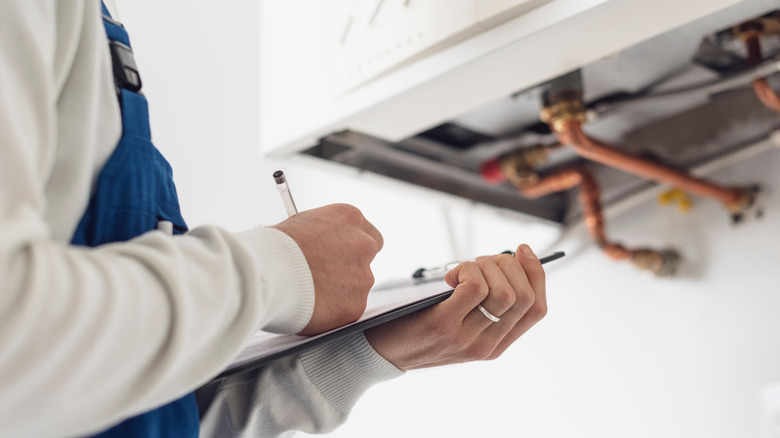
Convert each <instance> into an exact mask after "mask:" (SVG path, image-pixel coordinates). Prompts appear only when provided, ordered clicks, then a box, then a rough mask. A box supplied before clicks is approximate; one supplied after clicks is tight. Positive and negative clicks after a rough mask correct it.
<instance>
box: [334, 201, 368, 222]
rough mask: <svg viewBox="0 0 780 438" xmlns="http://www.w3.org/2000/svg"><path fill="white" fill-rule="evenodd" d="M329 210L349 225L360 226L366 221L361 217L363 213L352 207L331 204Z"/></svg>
mask: <svg viewBox="0 0 780 438" xmlns="http://www.w3.org/2000/svg"><path fill="white" fill-rule="evenodd" d="M330 208H331V209H332V210H333V212H334V214H335V215H336V216H337V217H338V218H339V219H341V220H342V221H344V222H348V223H351V224H361V223H363V222H364V221H365V220H366V218H365V217H363V213H362V212H361V211H360V209H358V208H357V207H355V206H354V205H350V204H333V205H331V206H330Z"/></svg>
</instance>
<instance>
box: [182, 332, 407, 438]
mask: <svg viewBox="0 0 780 438" xmlns="http://www.w3.org/2000/svg"><path fill="white" fill-rule="evenodd" d="M401 374H403V372H402V371H401V370H399V369H398V368H396V367H395V366H394V365H393V364H391V363H390V362H388V361H387V360H385V359H384V358H383V357H382V356H380V355H379V354H378V353H377V352H376V351H374V349H373V348H371V345H369V343H368V341H366V338H365V336H363V334H362V333H358V334H355V335H351V336H349V337H345V338H342V339H337V340H334V341H330V342H328V343H326V344H324V345H322V346H320V347H317V348H314V349H312V350H309V351H307V352H304V353H302V354H301V355H300V356H299V357H294V356H293V357H286V358H283V359H280V360H278V361H276V362H274V363H272V364H270V365H268V366H266V367H263V368H260V369H257V370H252V371H247V372H245V373H241V374H238V375H234V376H230V377H228V378H226V379H224V380H222V381H220V382H218V383H216V384H210V385H208V386H206V387H204V388H201V389H200V390H199V391H198V392H197V393H196V394H197V398H198V406H199V409H200V411H201V436H202V437H204V438H209V437H220V438H232V437H235V438H238V437H241V438H250V437H255V438H269V437H277V436H280V435H282V434H283V433H285V432H288V431H302V432H308V433H327V432H330V431H332V430H333V429H335V428H336V427H338V426H339V425H341V424H342V423H343V422H344V421H345V420H346V419H347V416H348V415H349V412H350V411H351V409H352V407H353V406H354V404H355V403H356V402H357V400H358V398H359V397H360V396H361V395H362V394H363V393H364V392H365V391H366V390H367V389H368V388H369V387H370V386H372V385H374V384H376V383H379V382H382V381H385V380H388V379H392V378H394V377H397V376H400V375H401Z"/></svg>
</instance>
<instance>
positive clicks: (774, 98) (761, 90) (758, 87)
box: [742, 32, 780, 112]
mask: <svg viewBox="0 0 780 438" xmlns="http://www.w3.org/2000/svg"><path fill="white" fill-rule="evenodd" d="M742 39H743V40H744V41H745V46H746V47H747V52H748V62H749V63H750V65H751V66H755V65H758V64H760V63H761V61H763V60H764V58H763V55H762V54H761V40H760V39H759V35H758V34H757V33H755V32H751V33H747V34H745V35H744V36H743V38H742ZM753 89H754V90H755V91H756V96H758V99H759V100H760V101H761V103H763V104H764V106H766V107H767V108H769V109H771V110H773V111H777V112H780V96H778V95H777V93H775V90H773V89H772V87H771V86H769V82H768V81H767V80H766V78H758V79H755V80H753Z"/></svg>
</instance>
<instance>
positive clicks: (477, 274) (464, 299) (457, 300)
mask: <svg viewBox="0 0 780 438" xmlns="http://www.w3.org/2000/svg"><path fill="white" fill-rule="evenodd" d="M445 280H446V281H447V284H449V285H450V286H453V287H455V291H454V292H453V293H452V296H451V297H450V298H449V299H447V300H445V301H444V302H442V303H441V305H440V307H442V309H443V310H444V312H446V313H447V314H449V315H450V316H451V317H452V318H453V320H454V321H458V322H461V321H463V319H464V318H465V317H466V315H468V314H469V312H471V311H472V310H473V309H474V308H475V307H477V306H478V305H479V304H480V303H481V302H482V301H484V300H485V298H487V296H488V291H489V286H488V283H487V280H486V279H485V276H484V275H483V273H482V269H480V267H479V265H478V264H477V262H464V263H461V264H459V265H458V266H456V267H455V268H454V269H452V270H451V271H449V272H448V273H447V275H445Z"/></svg>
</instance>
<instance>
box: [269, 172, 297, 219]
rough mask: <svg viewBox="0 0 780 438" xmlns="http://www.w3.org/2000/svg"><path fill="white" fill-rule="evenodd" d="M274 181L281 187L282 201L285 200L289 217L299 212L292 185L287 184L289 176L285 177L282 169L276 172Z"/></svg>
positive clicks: (278, 187) (277, 186)
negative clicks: (291, 190) (291, 189)
mask: <svg viewBox="0 0 780 438" xmlns="http://www.w3.org/2000/svg"><path fill="white" fill-rule="evenodd" d="M274 181H276V188H277V189H279V194H280V195H282V202H284V208H285V209H286V210H287V217H290V216H292V215H294V214H295V213H298V209H297V208H295V201H293V198H292V194H291V193H290V186H289V185H287V178H285V176H284V172H282V171H281V170H277V171H276V172H274Z"/></svg>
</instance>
